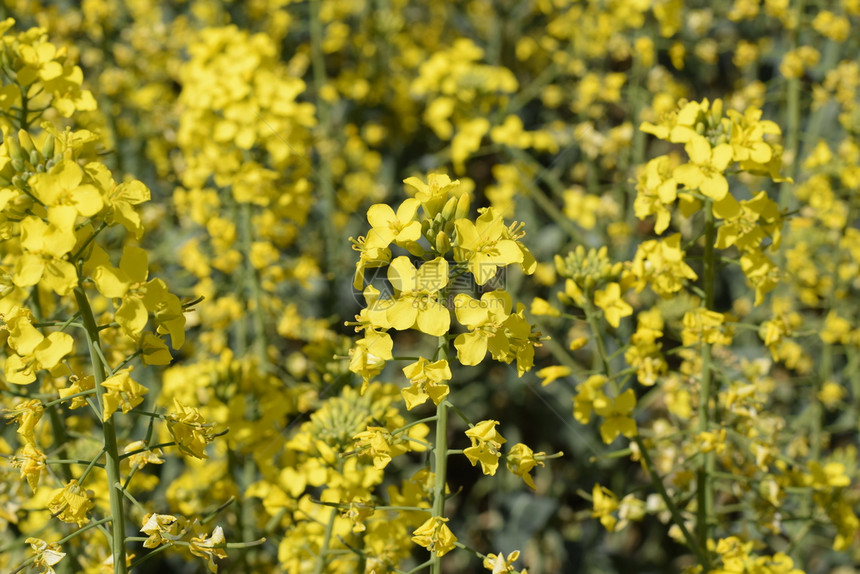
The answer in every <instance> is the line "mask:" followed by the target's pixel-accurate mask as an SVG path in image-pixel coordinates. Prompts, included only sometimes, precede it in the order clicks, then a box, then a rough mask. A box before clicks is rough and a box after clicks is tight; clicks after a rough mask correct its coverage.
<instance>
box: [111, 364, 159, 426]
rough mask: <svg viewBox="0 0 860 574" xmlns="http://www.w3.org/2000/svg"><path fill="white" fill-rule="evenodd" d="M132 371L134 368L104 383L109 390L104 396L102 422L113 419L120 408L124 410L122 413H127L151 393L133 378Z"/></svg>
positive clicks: (125, 370) (121, 372)
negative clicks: (144, 396)
mask: <svg viewBox="0 0 860 574" xmlns="http://www.w3.org/2000/svg"><path fill="white" fill-rule="evenodd" d="M131 369H132V367H128V368H127V369H123V370H121V371H119V372H117V373H114V374H113V375H111V376H110V377H108V378H107V379H105V381H104V382H103V383H102V386H103V387H104V388H106V389H107V390H108V392H107V393H105V394H104V396H103V399H104V404H103V405H102V408H103V410H104V412H103V419H102V420H108V419H109V418H111V417H112V416H113V414H114V413H115V412H116V410H117V409H118V408H122V412H123V413H127V412H128V411H130V410H131V409H133V408H134V407H136V406H137V405H139V404H140V403H142V402H143V395H145V394H146V393H148V392H149V389H147V388H146V387H144V386H143V385H141V384H140V383H138V382H137V381H135V380H134V379H132V378H131V374H130V373H131Z"/></svg>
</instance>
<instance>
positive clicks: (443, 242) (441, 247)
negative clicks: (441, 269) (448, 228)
mask: <svg viewBox="0 0 860 574" xmlns="http://www.w3.org/2000/svg"><path fill="white" fill-rule="evenodd" d="M450 249H451V239H450V238H449V237H448V234H447V233H445V232H444V231H440V232H439V233H438V234H436V251H437V252H438V253H439V255H445V254H446V253H448V251H449V250H450Z"/></svg>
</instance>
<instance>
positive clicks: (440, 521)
mask: <svg viewBox="0 0 860 574" xmlns="http://www.w3.org/2000/svg"><path fill="white" fill-rule="evenodd" d="M446 522H448V519H447V518H442V517H441V516H431V517H430V518H428V519H427V520H426V521H425V522H424V524H422V525H421V526H419V527H418V528H416V529H415V531H414V532H413V533H412V534H413V536H412V542H414V543H415V544H418V545H419V546H423V547H424V548H426V549H427V550H429V551H430V552H435V553H436V556H440V557H441V556H444V555H445V554H447V553H448V552H450V551H451V550H453V549H454V546H455V544H454V543H455V542H457V537H456V536H454V533H453V532H451V529H450V528H448V525H447V524H445V523H446Z"/></svg>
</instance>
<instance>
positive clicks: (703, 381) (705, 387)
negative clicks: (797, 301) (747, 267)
mask: <svg viewBox="0 0 860 574" xmlns="http://www.w3.org/2000/svg"><path fill="white" fill-rule="evenodd" d="M704 211H705V253H704V257H703V263H704V275H705V276H704V282H705V284H704V289H705V302H704V303H705V308H706V309H707V310H709V311H710V310H713V308H714V284H715V280H716V258H715V250H714V245H715V243H716V220H715V217H714V210H713V201H712V200H708V201H706V202H705V206H704ZM711 359H712V358H711V344H710V343H706V342H702V373H701V377H700V387H699V412H698V415H699V433H703V432H707V431H708V429H709V427H710V423H711V406H710V403H711V395H712V392H713V391H712V389H711V386H712V385H711V382H712V380H711V379H712V368H711ZM714 462H715V459H714V453H713V452H708V453H705V454H704V456H702V458H701V460H700V462H699V468H698V469H697V471H696V503H697V508H696V511H697V516H696V534H697V536H698V538H699V546H700V547H702V548H707V544H708V537H709V524H710V523H711V520H712V518H713V514H714V492H713V489H712V484H711V481H710V478H709V477H710V474H711V473H712V472H713V471H714Z"/></svg>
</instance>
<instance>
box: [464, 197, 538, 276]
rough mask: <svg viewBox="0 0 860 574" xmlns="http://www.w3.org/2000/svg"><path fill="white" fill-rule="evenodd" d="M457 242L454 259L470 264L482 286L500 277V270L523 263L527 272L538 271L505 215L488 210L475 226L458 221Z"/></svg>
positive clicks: (485, 210) (479, 217)
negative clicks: (498, 272) (504, 218)
mask: <svg viewBox="0 0 860 574" xmlns="http://www.w3.org/2000/svg"><path fill="white" fill-rule="evenodd" d="M454 228H455V229H456V231H457V234H456V237H457V243H456V248H455V249H454V259H455V260H456V261H458V262H460V263H466V264H467V265H468V268H469V271H471V273H472V275H474V276H475V281H476V282H477V283H478V285H484V284H486V283H487V282H488V281H489V280H490V279H492V278H493V277H495V276H496V272H497V271H498V268H499V267H506V266H507V265H510V264H512V263H520V264H521V266H522V267H523V270H524V271H525V272H526V273H531V272H533V271H534V267H535V266H536V262H535V261H534V258H533V257H531V254H530V253H528V252H527V250H526V249H525V247H523V246H522V245H521V244H520V243H519V242H518V241H516V236H515V235H514V233H513V232H512V231H511V230H510V229H509V228H507V227H505V223H504V220H503V218H502V215H501V213H499V212H498V211H496V210H495V209H493V208H492V207H488V208H486V209H484V210H483V212H482V213H481V215H480V216H478V219H477V220H475V223H472V222H471V221H470V220H468V219H465V218H463V219H458V220H456V221H455V222H454Z"/></svg>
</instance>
